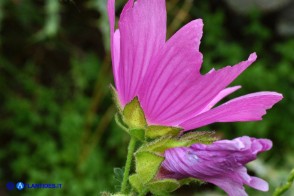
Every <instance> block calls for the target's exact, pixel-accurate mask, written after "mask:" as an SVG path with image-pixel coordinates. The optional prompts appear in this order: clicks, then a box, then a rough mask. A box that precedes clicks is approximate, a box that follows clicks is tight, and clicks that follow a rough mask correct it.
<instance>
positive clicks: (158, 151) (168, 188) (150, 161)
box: [129, 132, 216, 195]
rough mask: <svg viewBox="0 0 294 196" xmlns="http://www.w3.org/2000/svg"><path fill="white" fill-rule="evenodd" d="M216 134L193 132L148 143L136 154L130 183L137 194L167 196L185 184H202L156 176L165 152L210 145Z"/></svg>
mask: <svg viewBox="0 0 294 196" xmlns="http://www.w3.org/2000/svg"><path fill="white" fill-rule="evenodd" d="M213 133H214V132H191V133H187V134H184V135H183V136H181V137H175V136H172V135H168V136H163V137H161V138H158V139H156V140H153V141H151V142H148V143H144V144H143V145H142V146H141V147H140V148H139V149H138V150H137V151H136V153H135V160H136V161H135V163H136V173H135V174H133V175H132V176H130V178H129V181H130V183H131V185H132V187H133V188H135V189H136V191H137V192H139V193H142V192H146V191H147V192H148V191H150V192H151V193H152V194H154V195H166V194H168V193H170V192H172V191H174V190H176V189H178V188H179V187H180V186H182V185H184V184H189V183H191V182H200V181H198V180H195V179H193V178H187V179H183V180H176V179H158V178H157V177H156V176H157V174H158V172H159V170H160V166H161V163H162V162H163V161H164V157H163V155H164V152H165V151H166V150H167V149H169V148H175V147H189V146H190V145H192V144H194V143H204V144H209V143H212V142H213V141H215V140H216V138H214V137H212V135H213Z"/></svg>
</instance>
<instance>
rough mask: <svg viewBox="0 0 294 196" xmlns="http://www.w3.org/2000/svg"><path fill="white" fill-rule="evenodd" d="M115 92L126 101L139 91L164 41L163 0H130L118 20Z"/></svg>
mask: <svg viewBox="0 0 294 196" xmlns="http://www.w3.org/2000/svg"><path fill="white" fill-rule="evenodd" d="M119 30H120V66H119V72H118V76H119V80H120V82H119V85H120V87H119V88H118V93H119V95H120V98H121V101H122V104H123V105H125V104H126V103H128V102H129V101H131V100H132V99H133V98H134V97H135V96H137V95H138V89H139V88H140V86H141V84H142V82H143V78H144V76H145V74H146V71H147V68H148V66H149V64H150V62H151V60H152V59H153V58H154V56H155V55H156V54H157V53H158V52H159V50H160V49H161V48H162V47H163V45H164V43H165V37H166V7H165V0H137V1H136V2H135V3H133V0H129V2H128V3H127V5H126V6H125V7H124V9H123V12H122V14H121V17H120V21H119Z"/></svg>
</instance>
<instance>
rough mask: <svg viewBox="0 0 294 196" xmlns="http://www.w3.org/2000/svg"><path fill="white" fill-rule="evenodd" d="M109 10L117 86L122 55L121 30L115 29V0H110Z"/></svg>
mask: <svg viewBox="0 0 294 196" xmlns="http://www.w3.org/2000/svg"><path fill="white" fill-rule="evenodd" d="M107 11H108V18H109V24H110V49H111V59H112V70H113V76H114V82H115V85H116V87H118V86H119V84H118V83H119V80H118V66H119V56H120V33H119V30H116V31H115V32H114V29H115V0H108V2H107Z"/></svg>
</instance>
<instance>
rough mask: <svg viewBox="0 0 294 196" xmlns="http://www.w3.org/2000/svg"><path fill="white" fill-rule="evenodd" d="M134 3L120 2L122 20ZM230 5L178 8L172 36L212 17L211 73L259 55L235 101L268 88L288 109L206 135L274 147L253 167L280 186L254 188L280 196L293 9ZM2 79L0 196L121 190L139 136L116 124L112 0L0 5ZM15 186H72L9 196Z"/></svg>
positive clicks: (207, 55)
mask: <svg viewBox="0 0 294 196" xmlns="http://www.w3.org/2000/svg"><path fill="white" fill-rule="evenodd" d="M125 2H126V1H123V0H117V4H116V5H117V16H119V12H120V10H121V9H122V6H123V3H125ZM228 2H229V0H227V1H226V2H225V1H221V0H209V1H204V0H202V1H200V0H198V1H191V0H183V1H180V0H170V1H168V2H167V9H168V36H171V35H172V34H173V33H174V32H175V31H176V30H177V29H179V28H180V27H181V26H182V25H184V24H185V23H187V22H189V21H190V20H192V19H195V18H203V20H204V24H205V26H204V37H203V39H202V45H201V51H202V52H203V54H204V64H203V68H202V70H201V71H202V73H205V72H207V71H208V70H210V69H211V68H212V67H216V68H220V67H223V66H225V65H228V64H230V65H232V64H235V63H238V62H239V61H242V60H244V59H246V58H247V57H248V55H249V54H250V53H251V52H254V51H256V52H257V54H258V56H259V58H258V61H257V62H256V63H254V65H252V66H251V67H250V68H249V69H248V70H246V71H245V73H243V74H242V75H241V76H240V77H239V78H238V79H237V80H236V81H235V82H234V84H240V85H242V87H243V88H242V89H241V90H239V91H238V92H236V93H235V94H234V95H232V96H230V97H229V98H232V97H236V96H238V95H242V94H246V93H251V92H256V91H262V90H267V91H278V92H280V93H283V95H284V99H283V100H282V102H280V103H279V104H277V105H276V106H275V107H274V108H273V109H272V110H269V111H268V114H267V115H266V116H265V117H264V120H263V121H260V122H250V123H231V124H214V125H211V126H209V127H204V128H203V129H204V130H216V131H217V134H218V136H220V137H222V138H230V139H231V138H234V137H237V136H242V135H249V136H254V137H266V138H270V139H272V140H273V142H274V147H273V149H272V150H271V151H270V152H267V153H265V154H264V155H262V156H260V159H258V161H255V162H253V163H252V164H250V165H249V168H250V173H251V174H256V175H258V176H260V177H262V178H264V179H266V180H268V181H269V182H270V192H269V193H261V192H258V191H254V190H252V189H248V192H249V194H250V195H251V194H252V195H270V193H272V191H273V190H274V187H276V186H278V185H280V183H282V182H284V181H285V180H286V177H287V174H288V173H289V171H290V169H291V168H292V167H293V166H294V156H293V149H294V136H293V128H294V119H293V117H294V88H293V87H294V53H293V52H294V50H293V48H294V36H293V33H291V31H290V33H289V31H287V32H286V33H285V31H283V29H282V30H281V28H280V26H279V25H280V23H279V22H281V21H282V22H285V20H286V19H287V18H286V19H285V18H284V19H283V18H282V19H281V17H282V14H284V13H285V11H283V9H286V8H288V7H289V6H288V5H286V4H285V5H284V6H278V7H277V8H274V9H270V10H267V9H265V10H264V9H261V8H260V7H256V6H255V7H254V6H253V7H252V8H251V7H250V6H249V7H250V8H248V9H247V11H245V12H244V10H243V11H241V12H240V11H238V10H236V9H235V8H234V5H231V4H230V3H228ZM248 2H249V1H248ZM292 13H294V11H293V12H292ZM292 16H293V15H292ZM290 18H291V17H290ZM286 22H287V21H286ZM292 22H293V21H292ZM287 24H290V27H291V23H289V22H288V23H287ZM0 74H1V76H0V103H1V107H0V121H1V122H0V146H1V147H0V164H1V167H0V195H1V196H2V195H4V196H5V195H17V194H20V193H21V195H99V193H100V192H101V191H105V190H108V191H112V192H114V191H116V185H117V183H116V181H115V180H114V178H113V176H114V175H113V168H114V167H122V166H123V165H124V162H125V156H126V148H127V143H128V140H129V138H128V135H126V134H125V133H124V132H123V131H122V130H121V129H120V128H119V127H118V126H117V125H116V124H115V123H114V120H113V116H114V114H115V107H114V105H113V103H112V99H111V94H110V90H109V84H110V83H113V79H112V71H111V60H110V53H109V30H108V19H107V13H106V0H84V1H76V0H44V1H43V0H34V1H32V0H0ZM9 181H12V182H17V181H23V182H26V183H61V184H62V186H63V187H62V188H61V189H56V190H53V189H42V190H41V189H37V190H25V191H22V192H19V191H17V190H13V191H8V190H7V189H6V187H5V186H6V183H7V182H9ZM293 189H294V188H293V187H292V190H291V191H292V192H291V191H289V192H288V193H287V194H286V195H294V190H293ZM200 191H202V192H200ZM209 193H211V194H212V195H216V194H221V195H223V192H221V191H219V189H217V188H216V187H214V186H211V185H203V186H202V187H198V186H196V185H194V186H190V187H187V186H186V187H183V188H182V189H181V190H179V191H178V192H177V193H176V194H175V195H205V194H209Z"/></svg>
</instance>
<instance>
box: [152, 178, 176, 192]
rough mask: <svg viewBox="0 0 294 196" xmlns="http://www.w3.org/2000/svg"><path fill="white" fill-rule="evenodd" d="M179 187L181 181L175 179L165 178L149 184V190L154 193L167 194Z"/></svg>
mask: <svg viewBox="0 0 294 196" xmlns="http://www.w3.org/2000/svg"><path fill="white" fill-rule="evenodd" d="M179 187H180V183H179V182H178V181H177V180H175V179H164V180H159V181H154V182H150V183H149V184H148V189H149V191H150V192H151V193H152V194H154V195H167V194H168V193H170V192H173V191H175V190H177V189H178V188H179Z"/></svg>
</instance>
